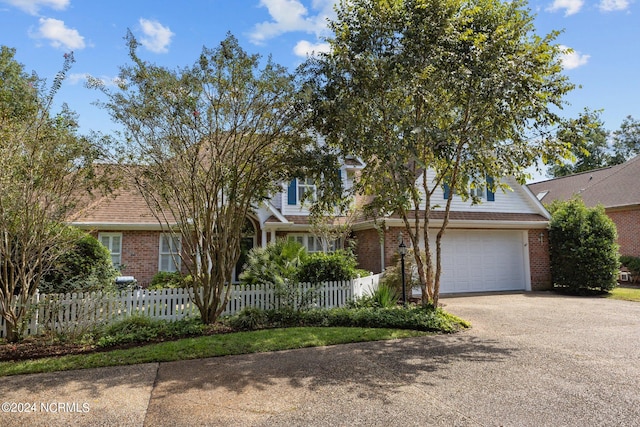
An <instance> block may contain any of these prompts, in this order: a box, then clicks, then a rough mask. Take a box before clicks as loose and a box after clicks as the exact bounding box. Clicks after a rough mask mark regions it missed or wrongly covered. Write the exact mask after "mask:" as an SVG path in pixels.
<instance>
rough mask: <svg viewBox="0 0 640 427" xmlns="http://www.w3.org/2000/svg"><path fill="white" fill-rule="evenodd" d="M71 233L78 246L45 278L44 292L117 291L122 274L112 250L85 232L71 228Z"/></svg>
mask: <svg viewBox="0 0 640 427" xmlns="http://www.w3.org/2000/svg"><path fill="white" fill-rule="evenodd" d="M68 232H69V233H71V234H72V235H75V237H76V243H75V245H74V246H73V247H72V248H71V250H69V251H67V252H65V253H64V254H63V255H62V256H61V257H60V258H58V260H57V261H56V263H55V265H54V268H53V269H52V270H51V271H49V272H48V273H47V274H45V275H44V277H43V281H42V283H41V284H40V286H39V290H40V292H41V293H47V294H54V293H55V294H57V293H72V292H93V291H112V290H115V282H114V281H115V278H116V276H117V275H118V270H116V269H115V268H114V266H113V263H112V262H111V254H110V253H109V250H108V249H107V248H105V247H104V246H103V245H102V244H101V243H100V242H99V241H98V240H97V239H96V238H94V237H93V236H91V235H89V234H87V233H85V232H83V231H81V230H78V229H76V228H72V227H69V229H68Z"/></svg>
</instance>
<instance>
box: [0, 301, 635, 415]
mask: <svg viewBox="0 0 640 427" xmlns="http://www.w3.org/2000/svg"><path fill="white" fill-rule="evenodd" d="M442 302H443V303H444V304H445V305H446V307H445V308H446V309H447V310H448V311H450V312H452V313H455V314H458V315H460V316H462V317H464V318H466V319H468V320H470V321H471V322H472V323H473V325H474V327H473V329H471V330H469V331H467V332H463V333H459V334H456V335H449V336H432V337H422V338H415V339H405V340H398V341H385V342H374V343H360V344H350V345H341V346H333V347H322V348H311V349H302V350H291V351H284V352H277V353H266V354H253V355H244V356H232V357H221V358H213V359H203V360H193V361H187V362H171V363H162V364H146V365H137V366H128V367H115V368H101V369H91V370H82V371H70V372H63V373H53V374H36V375H25V376H15V377H7V378H2V379H0V382H1V385H0V390H1V396H2V398H1V399H0V400H1V401H2V402H10V403H15V404H16V405H15V409H16V410H18V409H22V410H25V406H26V405H24V404H28V409H26V410H31V409H34V408H35V410H33V411H31V412H29V413H25V412H22V413H16V412H13V413H12V412H1V413H0V425H1V426H22V425H30V426H62V425H72V424H73V425H87V426H101V425H105V426H106V425H109V426H112V425H122V426H192V425H196V426H200V425H211V426H214V425H220V426H229V425H234V426H235V425H241V426H243V425H252V426H256V425H269V426H271V425H283V426H284V425H287V426H290V425H296V426H303V425H304V426H307V425H313V426H325V425H326V426H334V425H362V426H371V425H381V426H382V425H384V426H388V425H392V426H396V425H397V426H400V425H416V426H418V425H420V426H425V425H443V426H445V425H446V426H467V425H469V426H476V425H482V426H492V425H503V426H527V425H530V426H541V425H548V426H557V425H569V426H573V425H575V426H590V425H607V426H608V425H611V426H614V425H615V426H623V425H629V426H633V425H638V424H639V423H640V421H639V420H640V394H639V393H640V304H638V303H629V302H624V301H614V300H605V299H596V298H572V297H563V296H555V295H549V294H544V293H542V294H535V293H534V294H514V295H488V296H473V297H460V298H445V299H443V300H442ZM20 404H23V405H22V407H20V408H19V407H18V405H20ZM32 404H35V406H31V405H32ZM52 404H53V405H52ZM58 404H61V405H58ZM43 405H44V406H43ZM52 408H55V409H56V410H52ZM3 409H5V408H4V407H3ZM47 410H48V411H49V412H47Z"/></svg>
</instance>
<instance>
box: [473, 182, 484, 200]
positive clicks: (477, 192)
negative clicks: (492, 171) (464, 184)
mask: <svg viewBox="0 0 640 427" xmlns="http://www.w3.org/2000/svg"><path fill="white" fill-rule="evenodd" d="M469 196H470V197H474V196H475V197H477V198H479V199H483V200H484V199H486V198H487V192H486V188H485V185H484V183H477V182H476V183H474V185H473V186H472V187H470V188H469Z"/></svg>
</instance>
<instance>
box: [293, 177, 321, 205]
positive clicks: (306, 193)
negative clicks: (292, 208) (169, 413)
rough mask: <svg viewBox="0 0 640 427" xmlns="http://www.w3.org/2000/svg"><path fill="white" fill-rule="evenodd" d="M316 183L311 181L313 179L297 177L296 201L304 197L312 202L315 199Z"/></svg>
mask: <svg viewBox="0 0 640 427" xmlns="http://www.w3.org/2000/svg"><path fill="white" fill-rule="evenodd" d="M316 192H317V189H316V185H315V184H314V183H313V179H310V178H307V179H299V180H298V203H299V202H300V201H301V200H302V199H303V198H304V197H306V198H307V199H306V200H307V201H309V202H314V201H315V200H316Z"/></svg>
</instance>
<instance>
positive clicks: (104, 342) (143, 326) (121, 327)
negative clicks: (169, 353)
mask: <svg viewBox="0 0 640 427" xmlns="http://www.w3.org/2000/svg"><path fill="white" fill-rule="evenodd" d="M203 331H204V325H203V324H202V322H200V321H199V319H196V318H186V319H181V320H177V321H175V322H169V321H166V320H155V319H152V318H150V317H147V316H131V317H128V318H126V319H123V320H120V321H118V322H115V323H112V324H111V325H108V326H105V327H104V328H102V330H101V331H98V332H97V333H96V335H97V337H98V338H97V340H96V343H97V345H98V347H112V346H115V345H122V344H129V343H134V342H149V341H162V340H165V339H175V338H178V337H185V336H193V335H200V334H202V332H203Z"/></svg>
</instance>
